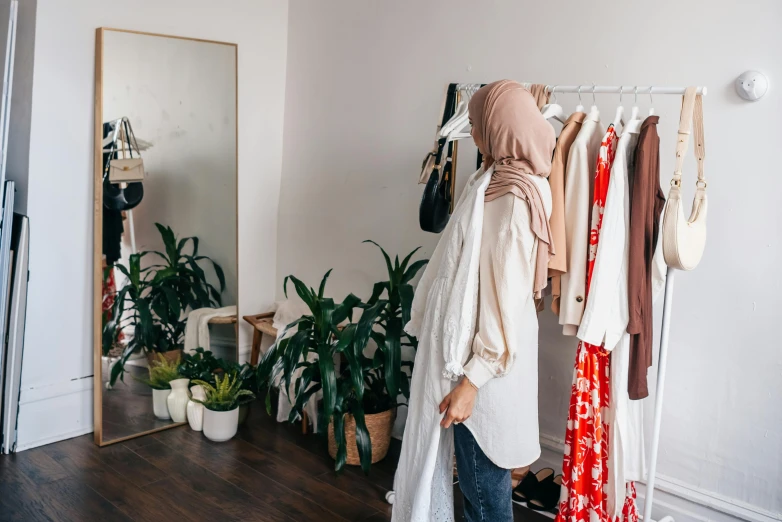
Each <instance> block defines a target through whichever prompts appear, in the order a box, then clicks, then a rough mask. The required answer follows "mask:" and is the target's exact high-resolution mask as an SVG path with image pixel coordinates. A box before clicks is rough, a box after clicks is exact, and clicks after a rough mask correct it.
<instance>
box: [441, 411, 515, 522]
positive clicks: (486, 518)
mask: <svg viewBox="0 0 782 522" xmlns="http://www.w3.org/2000/svg"><path fill="white" fill-rule="evenodd" d="M453 438H454V444H455V446H456V470H457V472H458V474H459V487H460V488H461V490H462V495H464V517H465V519H466V520H467V522H513V504H512V503H511V491H512V489H513V488H512V486H511V477H510V470H509V469H503V468H500V467H498V466H497V465H496V464H494V463H493V462H492V461H490V460H489V458H488V457H487V456H486V454H484V453H483V451H482V450H481V448H480V446H478V443H477V442H476V441H475V437H473V436H472V433H471V432H470V430H469V429H467V428H466V427H464V425H463V424H457V425H455V426H454V430H453Z"/></svg>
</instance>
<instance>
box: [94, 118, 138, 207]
mask: <svg viewBox="0 0 782 522" xmlns="http://www.w3.org/2000/svg"><path fill="white" fill-rule="evenodd" d="M119 125H122V126H123V127H124V132H125V136H127V140H128V145H131V144H132V143H134V142H135V135H134V134H133V128H132V127H131V126H130V122H128V121H127V120H126V119H123V120H122V121H121V123H120V124H119ZM118 134H119V133H118ZM131 137H132V139H131ZM118 152H119V151H118V148H117V141H116V140H114V143H113V145H112V149H111V152H109V154H104V155H103V157H104V166H103V206H104V207H106V208H108V209H110V210H120V211H122V210H132V209H134V208H136V207H137V206H138V205H139V203H141V200H142V199H143V198H144V185H142V183H141V182H140V181H136V182H133V183H112V182H111V181H110V180H109V168H110V166H111V160H112V159H116V156H117V153H118ZM136 152H137V153H138V154H139V156H140V155H141V153H140V152H139V151H138V150H137V151H136ZM106 156H108V158H107V157H106ZM130 156H131V158H132V157H133V149H132V145H131V149H130ZM123 185H124V187H123Z"/></svg>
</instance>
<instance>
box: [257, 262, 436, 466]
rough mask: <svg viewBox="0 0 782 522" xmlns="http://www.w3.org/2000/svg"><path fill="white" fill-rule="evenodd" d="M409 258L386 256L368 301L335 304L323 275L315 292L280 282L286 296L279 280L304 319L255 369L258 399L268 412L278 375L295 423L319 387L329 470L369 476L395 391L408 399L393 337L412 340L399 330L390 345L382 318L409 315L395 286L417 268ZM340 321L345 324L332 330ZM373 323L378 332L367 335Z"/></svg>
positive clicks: (384, 443)
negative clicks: (373, 345)
mask: <svg viewBox="0 0 782 522" xmlns="http://www.w3.org/2000/svg"><path fill="white" fill-rule="evenodd" d="M413 253H415V251H414V252H412V253H411V254H410V255H408V256H407V258H405V260H404V261H403V262H402V263H399V259H398V258H397V259H396V264H395V265H394V266H392V265H391V264H390V259H389V258H388V256H387V255H386V258H387V260H388V263H389V267H391V268H390V270H389V272H393V277H392V278H391V279H389V281H387V282H384V283H378V284H377V285H375V291H373V294H372V298H371V299H370V302H368V303H366V304H363V303H361V301H360V299H359V298H357V297H356V296H354V295H353V294H350V295H349V296H348V297H346V298H345V300H344V301H343V302H342V303H340V304H336V303H335V302H334V300H333V299H331V298H328V297H324V292H325V286H326V281H327V279H328V277H329V275H330V274H331V271H329V272H327V273H326V275H325V276H324V277H323V280H322V281H321V283H320V288H319V290H318V292H315V290H314V289H312V288H308V287H307V285H305V284H304V283H303V282H302V281H300V280H299V279H297V278H295V277H293V276H288V277H286V278H285V282H284V290H285V293H286V296H287V283H288V281H291V282H292V283H293V285H294V287H295V288H296V292H297V293H298V295H299V297H301V299H302V300H303V301H304V302H305V303H306V305H307V306H308V307H309V309H310V312H311V314H310V315H305V316H303V317H301V318H299V319H298V320H296V321H294V322H293V323H291V324H290V325H288V327H287V329H288V330H290V329H293V328H297V331H296V333H295V334H293V335H292V336H290V337H285V338H283V339H282V340H281V341H280V342H279V343H277V344H275V345H274V346H273V347H272V348H271V349H270V350H269V351H268V352H267V353H266V354H265V355H264V358H263V360H262V361H261V363H260V364H259V365H258V370H257V373H258V384H259V387H263V386H266V387H268V389H269V391H268V392H267V396H266V407H267V411H269V412H270V410H271V403H270V393H271V387H272V385H273V383H274V382H275V380H276V378H277V376H281V379H280V388H281V389H283V390H295V393H294V396H293V397H290V400H291V403H292V404H293V408H292V410H291V414H290V420H291V421H293V420H295V419H296V418H298V417H299V416H300V415H301V414H302V409H303V408H304V406H305V405H306V404H307V401H308V400H310V399H311V397H312V396H313V395H314V394H315V393H317V392H318V391H321V390H322V392H323V401H322V404H321V405H320V408H319V414H320V416H321V420H322V422H320V424H321V425H326V424H329V428H328V436H329V452H330V454H331V455H332V457H334V459H335V469H336V470H337V471H340V470H341V469H342V468H343V467H344V465H345V464H346V463H348V464H360V465H361V467H362V469H363V470H364V471H365V472H369V468H370V466H371V464H372V463H374V462H377V461H379V460H381V459H383V458H384V457H385V455H386V452H387V451H388V445H389V442H390V439H391V428H392V426H393V421H394V413H395V407H396V406H397V404H398V403H397V398H398V395H399V392H401V394H402V395H403V396H404V397H408V396H409V377H408V375H407V374H406V373H405V372H404V371H402V363H401V339H402V338H404V339H405V340H406V343H405V344H410V345H412V346H415V339H410V338H408V337H405V336H404V335H403V334H402V333H400V334H399V336H398V337H396V339H397V341H396V342H395V341H394V339H395V337H394V334H393V330H391V331H390V330H389V329H388V325H389V321H390V324H391V325H392V328H393V327H394V325H395V322H394V321H396V320H399V321H401V320H403V318H404V317H405V316H409V314H410V303H411V302H412V293H410V294H408V293H407V292H408V290H407V289H406V288H405V289H404V290H402V289H401V288H402V287H404V286H405V285H407V283H408V282H409V281H410V280H411V279H412V278H413V277H414V275H415V272H417V271H418V270H420V268H421V266H423V264H424V263H422V262H416V263H414V264H413V265H410V266H409V267H408V264H409V261H410V259H411V257H412V255H413ZM402 280H404V281H405V282H404V283H402ZM383 290H387V294H388V299H381V295H382V293H383ZM392 301H393V304H392ZM397 301H398V302H397ZM356 308H361V309H363V313H362V314H361V317H360V318H359V319H358V322H356V323H354V322H353V320H352V317H353V312H354V310H355V309H356ZM348 320H349V321H350V322H349V323H348V324H347V325H344V327H342V328H340V326H341V325H342V323H343V322H344V321H348ZM375 326H378V327H379V328H380V329H382V332H375V331H374V328H375ZM389 332H391V333H389ZM400 332H401V327H400ZM370 338H373V339H375V340H376V341H377V344H378V346H377V349H376V350H375V353H374V355H373V356H372V357H368V356H367V355H365V350H366V348H367V345H368V342H369V339H370ZM389 352H390V353H389ZM310 353H314V354H316V355H317V359H316V360H310V359H312V358H308V355H309V354H310ZM337 355H339V356H340V357H339V359H344V363H343V364H339V365H337V364H335V362H334V360H335V356H337ZM397 361H398V362H397ZM410 365H411V366H412V363H410ZM299 368H301V370H302V371H301V372H300V374H299V375H298V377H295V376H294V371H295V370H296V369H299ZM389 382H391V385H389ZM286 392H287V391H286ZM281 393H283V392H281Z"/></svg>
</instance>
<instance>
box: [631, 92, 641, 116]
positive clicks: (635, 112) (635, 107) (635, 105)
mask: <svg viewBox="0 0 782 522" xmlns="http://www.w3.org/2000/svg"><path fill="white" fill-rule="evenodd" d="M640 112H641V111H640V109H638V86H637V85H636V86H635V89H634V90H633V110H632V111H631V112H630V121H632V120H637V119H638V114H639V113H640Z"/></svg>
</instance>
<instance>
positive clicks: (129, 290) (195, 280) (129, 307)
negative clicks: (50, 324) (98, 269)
mask: <svg viewBox="0 0 782 522" xmlns="http://www.w3.org/2000/svg"><path fill="white" fill-rule="evenodd" d="M155 226H156V227H157V229H158V231H159V232H160V235H161V237H162V239H163V245H164V247H165V248H164V252H160V251H144V252H139V253H137V254H131V255H130V257H129V259H128V264H127V266H126V265H123V264H121V263H118V264H116V265H114V266H116V267H117V269H118V270H119V271H120V272H121V273H122V274H123V275H124V276H125V278H126V279H127V282H126V284H125V285H124V286H123V287H122V288H121V289H120V290H118V291H117V294H116V296H115V299H114V306H113V308H112V311H111V316H110V319H109V320H108V321H107V322H106V324H105V325H104V327H103V353H104V355H107V354H108V352H109V350H111V348H112V347H113V346H114V345H115V343H116V342H117V339H118V337H119V335H120V333H121V332H124V333H125V335H124V337H125V338H126V339H128V341H127V344H126V345H125V348H124V350H123V352H122V355H120V357H119V358H118V360H117V361H116V362H115V363H114V365H113V366H112V367H111V375H110V380H109V383H110V385H114V383H115V382H116V380H117V378H118V377H120V378H122V377H123V376H124V372H125V363H126V362H127V360H128V359H129V358H130V356H131V355H133V354H134V353H137V352H139V351H144V352H146V353H147V357H148V359H149V360H150V363H151V362H152V360H153V359H154V358H155V357H156V356H155V355H154V354H155V353H162V354H164V355H165V356H166V357H168V358H169V359H170V360H175V359H177V358H179V357H180V355H181V352H182V345H183V343H184V335H185V324H186V322H187V312H188V311H190V310H194V309H197V308H204V307H218V306H221V299H220V294H221V292H222V291H223V290H225V276H224V274H223V270H222V268H221V267H220V265H218V264H217V263H215V262H214V261H212V260H211V259H210V258H208V257H206V256H201V255H198V238H197V237H186V238H183V239H178V238H177V237H176V235H175V234H174V232H173V231H172V230H171V228H170V227H166V226H163V225H161V224H160V223H155ZM188 244H189V245H190V253H188V252H187V247H188ZM147 256H150V257H155V258H156V259H157V260H158V261H159V262H158V264H151V265H149V266H146V267H142V259H143V258H145V257H147ZM203 262H209V263H211V265H212V267H213V269H214V273H215V276H216V278H217V280H218V283H219V290H218V289H217V288H216V287H215V286H214V285H212V284H211V283H210V282H209V281H208V279H207V276H206V273H205V272H204V269H203V268H202V267H201V266H200V263H203Z"/></svg>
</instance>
